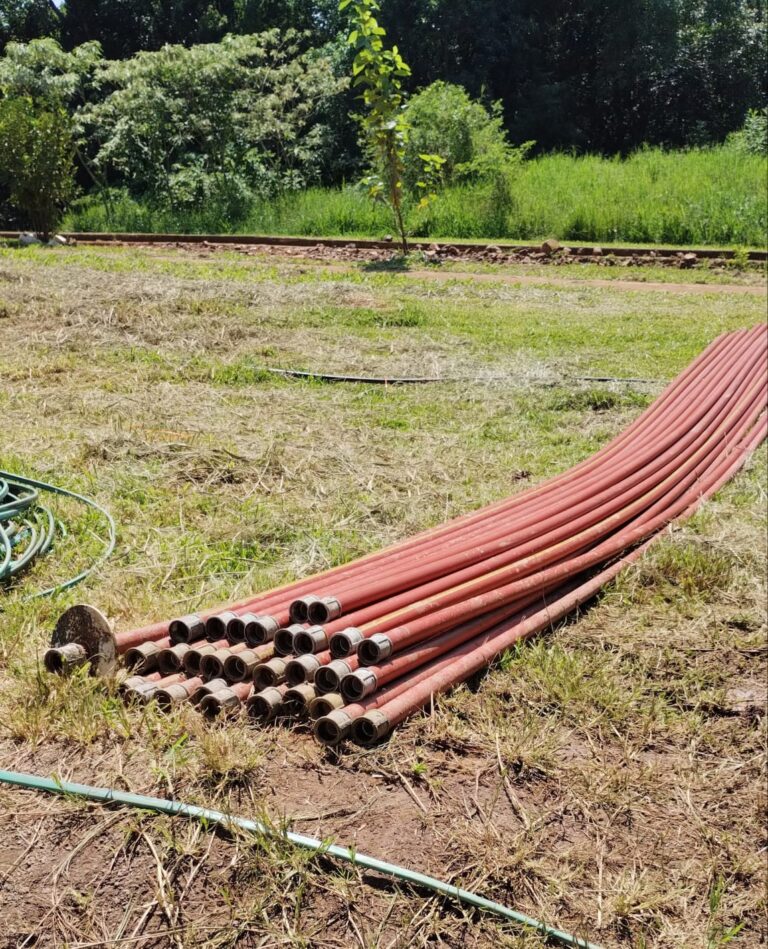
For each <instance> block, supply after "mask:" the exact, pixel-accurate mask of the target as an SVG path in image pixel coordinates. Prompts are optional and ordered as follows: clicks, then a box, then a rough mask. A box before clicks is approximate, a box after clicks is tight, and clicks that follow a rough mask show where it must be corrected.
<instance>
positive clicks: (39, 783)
mask: <svg viewBox="0 0 768 949" xmlns="http://www.w3.org/2000/svg"><path fill="white" fill-rule="evenodd" d="M0 784H12V785H14V786H15V787H20V788H28V789H29V790H32V791H48V792H50V793H53V794H70V795H72V796H73V797H79V798H86V799H88V800H89V801H100V802H101V803H102V804H122V805H124V806H126V807H136V808H140V809H141V810H144V811H154V812H155V813H158V814H169V815H171V816H180V817H189V818H192V819H193V820H199V821H202V822H203V824H204V825H205V826H206V827H208V826H218V827H223V828H224V829H231V828H233V827H237V828H238V829H239V830H244V831H246V832H248V833H251V834H259V835H261V836H271V837H280V838H282V839H283V840H287V841H289V842H290V843H292V844H295V845H296V846H297V847H304V848H305V849H307V850H314V851H316V852H317V853H320V854H323V855H324V856H328V857H335V858H336V859H337V860H344V861H346V862H348V863H353V864H354V865H355V866H358V867H363V868H364V869H366V870H374V871H375V872H377V873H382V874H384V875H385V876H389V877H394V878H395V879H396V880H402V881H403V882H404V883H411V884H413V885H414V886H420V887H424V888H426V889H428V890H432V891H433V892H434V893H439V894H441V895H442V896H447V897H450V898H451V899H454V900H457V901H458V902H459V903H464V904H466V905H468V906H473V907H475V908H476V909H481V910H485V911H486V912H488V913H492V914H494V915H495V916H500V917H501V918H502V919H506V920H508V921H510V922H513V923H518V924H519V925H522V926H525V927H526V928H527V929H532V930H535V931H537V932H539V933H541V935H542V936H544V937H545V938H546V939H549V940H552V941H554V942H558V943H560V944H561V945H564V946H576V947H578V949H600V947H599V946H596V945H595V944H594V943H591V942H587V941H586V940H585V939H580V938H579V937H578V936H572V935H571V934H570V933H567V932H564V931H563V930H561V929H555V928H554V927H553V926H548V925H547V924H546V923H542V922H539V920H537V919H533V918H532V917H531V916H526V915H525V913H518V912H517V911H516V910H513V909H510V908H509V907H508V906H504V905H502V904H501V903H496V902H495V901H494V900H489V899H486V898H485V897H484V896H478V894H476V893H470V892H469V891H468V890H462V889H460V888H459V887H457V886H452V885H451V884H450V883H445V882H444V881H443V880H438V879H437V878H436V877H431V876H427V875H426V874H424V873H419V872H418V871H417V870H409V869H408V868H407V867H400V866H397V864H394V863H387V862H386V861H384V860H377V859H376V857H368V856H366V855H365V854H363V853H358V852H357V851H356V850H350V849H348V848H347V847H339V846H337V845H336V844H328V843H325V842H324V841H322V840H319V839H317V838H316V837H306V836H305V835H304V834H296V833H294V832H293V831H290V830H287V831H277V830H274V829H272V828H271V827H268V826H267V825H266V824H263V823H261V821H255V820H250V819H248V818H246V817H236V816H234V815H231V814H225V813H224V812H223V811H216V810H212V809H210V808H208V807H198V806H197V805H196V804H183V803H182V802H181V801H170V800H168V799H167V798H161V797H147V796H146V795H144V794H130V793H127V792H125V791H118V790H115V789H114V788H97V787H93V786H91V785H89V784H75V783H73V782H71V781H55V780H54V779H53V778H44V777H41V776H40V775H36V774H24V773H23V772H18V771H0Z"/></svg>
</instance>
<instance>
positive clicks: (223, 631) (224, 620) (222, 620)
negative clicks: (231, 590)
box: [205, 610, 238, 643]
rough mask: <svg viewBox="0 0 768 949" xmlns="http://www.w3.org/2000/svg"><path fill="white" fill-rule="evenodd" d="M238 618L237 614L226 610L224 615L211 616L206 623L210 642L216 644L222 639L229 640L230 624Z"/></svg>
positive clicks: (206, 632)
mask: <svg viewBox="0 0 768 949" xmlns="http://www.w3.org/2000/svg"><path fill="white" fill-rule="evenodd" d="M237 618H238V616H237V613H233V612H232V610H224V611H223V612H222V613H214V615H213V616H209V617H208V619H207V620H206V621H205V636H206V639H207V640H208V642H209V643H215V642H218V641H219V640H220V639H228V638H229V635H228V632H227V631H228V629H229V624H230V623H231V622H232V620H236V619H237Z"/></svg>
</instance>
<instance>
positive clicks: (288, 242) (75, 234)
mask: <svg viewBox="0 0 768 949" xmlns="http://www.w3.org/2000/svg"><path fill="white" fill-rule="evenodd" d="M18 237H19V232H18V231H0V240H14V239H16V238H18ZM62 237H65V238H66V239H67V240H68V241H70V240H72V241H77V242H79V243H83V244H88V243H105V242H117V243H126V244H253V245H262V246H265V247H318V246H319V247H340V248H344V247H354V248H356V249H360V250H393V249H396V247H397V245H396V243H395V242H394V241H384V240H371V239H367V238H344V237H276V236H274V235H269V234H137V233H125V234H120V233H117V232H112V231H93V232H89V233H84V232H80V231H68V232H65V233H63V234H62ZM409 246H410V247H411V249H412V250H428V249H429V248H435V247H436V248H438V249H445V248H456V249H458V250H475V251H478V252H480V251H488V250H490V249H493V250H501V251H504V252H506V253H510V254H525V253H529V254H530V253H539V252H541V249H542V247H541V244H509V243H499V242H496V241H489V242H488V243H484V244H473V243H470V242H468V241H442V242H441V241H430V240H421V241H410V242H409ZM562 246H565V244H563V245H562ZM570 246H571V248H572V250H573V252H574V254H576V255H577V256H579V257H611V256H613V257H635V256H647V255H650V254H654V255H655V256H656V257H657V258H675V257H678V256H679V255H680V254H695V255H696V256H697V257H700V258H707V259H714V258H716V257H722V258H725V259H726V260H730V259H731V258H733V257H734V256H736V255H737V254H738V253H739V252H738V251H734V250H733V249H727V248H714V247H602V246H599V242H598V241H591V242H589V243H588V244H584V243H583V242H581V243H580V242H578V241H574V242H571V244H570ZM745 256H746V259H747V260H748V261H752V262H755V261H765V260H768V252H767V251H764V250H750V251H746V254H745Z"/></svg>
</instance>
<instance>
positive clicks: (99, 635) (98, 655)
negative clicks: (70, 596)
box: [51, 603, 117, 675]
mask: <svg viewBox="0 0 768 949" xmlns="http://www.w3.org/2000/svg"><path fill="white" fill-rule="evenodd" d="M67 643H80V645H81V646H83V647H84V649H85V651H86V652H87V653H88V658H89V659H90V660H91V672H93V673H94V674H96V675H108V674H109V673H110V672H112V671H113V670H114V668H115V666H116V664H117V645H116V643H115V636H114V634H113V632H112V628H111V627H110V625H109V622H108V620H107V618H106V616H104V614H103V613H102V612H101V610H97V609H96V607H95V606H88V605H86V604H84V603H83V604H78V605H77V606H71V607H70V608H69V609H68V610H65V611H64V612H63V613H62V614H61V616H60V617H59V619H58V621H57V623H56V628H55V629H54V631H53V636H52V637H51V645H52V646H65V645H66V644H67Z"/></svg>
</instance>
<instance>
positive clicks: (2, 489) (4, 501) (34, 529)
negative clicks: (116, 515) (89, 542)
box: [0, 471, 116, 597]
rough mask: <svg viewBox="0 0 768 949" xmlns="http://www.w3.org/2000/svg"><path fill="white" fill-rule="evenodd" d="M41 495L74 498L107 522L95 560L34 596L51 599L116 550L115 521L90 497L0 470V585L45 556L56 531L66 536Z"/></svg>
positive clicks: (62, 527)
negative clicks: (47, 494)
mask: <svg viewBox="0 0 768 949" xmlns="http://www.w3.org/2000/svg"><path fill="white" fill-rule="evenodd" d="M41 492H48V493H49V494H56V495H60V496H61V497H67V498H73V499H74V500H75V501H79V502H80V503H81V504H85V505H86V506H87V507H90V508H93V510H95V511H97V512H98V513H99V514H101V516H102V517H103V518H104V519H105V520H106V522H107V539H106V540H105V541H104V549H103V550H102V552H101V554H100V555H99V556H98V557H97V558H96V560H95V561H94V562H93V563H92V564H91V566H90V567H87V568H86V569H85V570H82V571H80V573H78V574H77V575H76V576H74V577H70V579H69V580H65V581H64V582H63V583H57V584H56V585H55V586H52V587H49V588H48V589H47V590H42V591H41V592H39V593H35V594H34V596H35V597H41V596H53V595H54V594H55V593H61V592H62V591H63V590H69V589H70V588H71V587H73V586H76V585H77V584H78V583H81V582H82V581H83V580H85V578H86V577H87V576H89V575H90V574H91V573H93V571H94V570H95V569H96V568H97V567H98V566H100V565H101V564H102V563H103V562H104V561H105V560H106V559H107V557H109V556H110V554H111V553H112V551H113V550H114V549H115V540H116V529H115V522H114V520H113V519H112V515H111V514H110V513H109V511H107V510H105V509H104V508H103V507H102V506H101V505H100V504H97V503H96V501H94V500H93V499H92V498H87V497H85V496H84V495H82V494H76V493H75V492H74V491H69V490H68V489H67V488H60V487H58V486H57V485H55V484H48V483H47V482H46V481H37V480H35V479H34V478H25V477H24V476H22V475H18V474H13V473H12V472H10V471H0V583H2V582H3V581H7V580H10V579H11V578H12V577H14V576H16V575H17V574H19V573H20V572H21V571H22V570H24V568H25V567H28V566H29V565H30V564H31V563H32V562H33V561H34V559H35V558H36V557H41V556H43V554H46V553H47V552H48V551H49V550H50V549H51V545H52V544H53V541H54V538H55V536H56V532H57V528H58V530H59V532H60V533H61V535H62V536H64V535H65V534H66V528H65V526H64V524H62V523H61V522H58V523H57V521H56V519H55V518H54V516H53V513H52V512H51V510H50V508H48V507H46V506H45V505H44V504H41V503H40V498H41Z"/></svg>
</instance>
